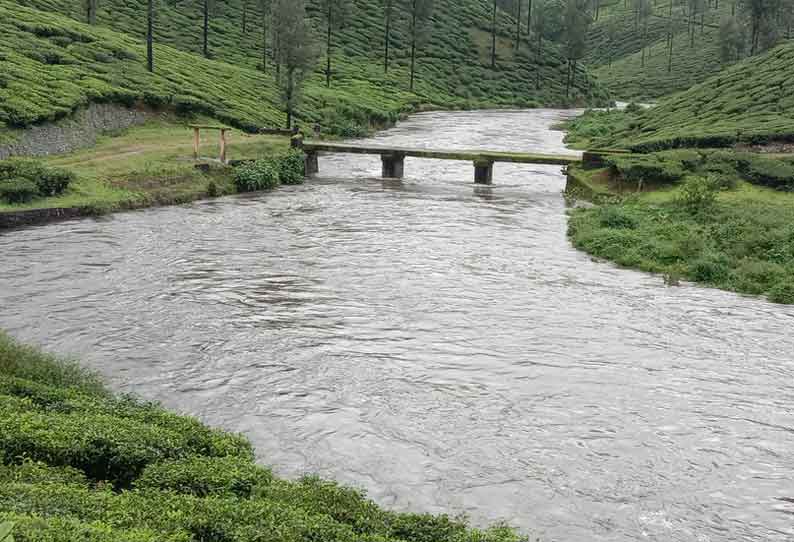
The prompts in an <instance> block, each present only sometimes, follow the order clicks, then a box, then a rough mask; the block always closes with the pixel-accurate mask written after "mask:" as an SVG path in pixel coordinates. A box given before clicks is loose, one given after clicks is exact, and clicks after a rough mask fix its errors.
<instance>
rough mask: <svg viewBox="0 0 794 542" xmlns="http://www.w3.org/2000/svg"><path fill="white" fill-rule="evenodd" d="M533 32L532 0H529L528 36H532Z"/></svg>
mask: <svg viewBox="0 0 794 542" xmlns="http://www.w3.org/2000/svg"><path fill="white" fill-rule="evenodd" d="M519 1H520V0H519ZM531 32H532V0H529V4H528V5H527V37H528V38H529V37H530V33H531Z"/></svg>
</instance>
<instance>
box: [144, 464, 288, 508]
mask: <svg viewBox="0 0 794 542" xmlns="http://www.w3.org/2000/svg"><path fill="white" fill-rule="evenodd" d="M272 479H273V475H272V474H271V472H270V470H268V469H266V468H264V467H260V466H258V465H256V464H254V463H252V462H251V461H250V460H248V459H242V458H239V457H203V456H193V457H189V458H186V459H177V460H170V461H164V462H162V463H157V464H154V465H150V466H148V467H146V469H144V471H143V473H142V474H141V476H140V478H138V480H136V481H135V487H137V488H141V489H146V488H151V489H165V490H173V491H176V492H178V493H188V494H190V495H195V496H197V497H206V496H207V495H232V496H237V497H241V498H248V497H250V496H251V492H252V490H253V489H254V487H256V486H257V485H259V484H267V483H269V482H270V481H271V480H272Z"/></svg>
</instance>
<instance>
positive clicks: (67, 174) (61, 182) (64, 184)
mask: <svg viewBox="0 0 794 542" xmlns="http://www.w3.org/2000/svg"><path fill="white" fill-rule="evenodd" d="M74 178H75V176H74V173H72V172H71V171H66V170H64V169H54V168H50V169H45V170H44V171H42V172H41V173H40V174H39V176H38V177H37V178H36V179H35V181H36V184H37V185H38V188H39V193H40V194H41V195H42V196H44V197H49V196H57V195H58V194H61V193H63V192H64V191H65V190H66V189H67V188H68V187H69V184H71V183H72V181H74Z"/></svg>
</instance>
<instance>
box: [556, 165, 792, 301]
mask: <svg viewBox="0 0 794 542" xmlns="http://www.w3.org/2000/svg"><path fill="white" fill-rule="evenodd" d="M694 173H698V172H688V174H687V175H684V174H683V173H682V178H681V179H676V180H675V182H672V183H669V184H668V183H664V182H662V183H659V182H656V183H654V182H653V179H652V178H651V177H653V176H652V175H651V174H650V173H649V172H648V170H647V169H643V170H642V173H641V174H640V176H639V177H638V178H637V179H627V178H626V175H625V172H624V173H621V172H620V171H619V170H618V169H616V168H615V167H614V166H613V167H607V168H597V169H591V170H585V169H583V168H571V169H570V170H569V182H568V193H569V195H570V196H571V197H573V198H582V199H587V200H590V201H593V202H594V203H596V204H597V206H595V207H593V208H578V209H574V210H573V211H571V214H570V221H569V226H568V235H569V238H570V240H571V242H572V243H573V245H574V246H575V247H576V248H578V249H580V250H584V251H585V252H587V253H589V254H592V255H593V256H596V257H598V258H603V259H605V260H609V261H612V262H614V263H616V264H618V265H620V266H622V267H627V268H633V269H639V270H642V271H647V272H651V273H659V274H661V275H662V276H663V278H664V280H665V282H666V283H667V284H669V285H671V286H672V285H677V284H678V283H679V281H680V280H688V281H692V282H696V283H700V284H704V285H707V286H712V287H716V288H721V289H724V290H730V291H734V292H738V293H742V294H750V295H762V296H766V297H767V299H769V300H770V301H772V302H775V303H786V304H794V194H793V193H791V192H781V191H779V190H774V189H771V188H766V187H762V186H757V185H755V184H752V183H750V182H748V181H746V180H744V179H741V178H736V177H734V176H732V175H731V174H730V173H729V172H725V171H723V172H722V173H721V174H716V173H715V174H710V175H708V176H705V177H701V176H696V175H695V174H694ZM643 181H646V182H645V184H644V185H643Z"/></svg>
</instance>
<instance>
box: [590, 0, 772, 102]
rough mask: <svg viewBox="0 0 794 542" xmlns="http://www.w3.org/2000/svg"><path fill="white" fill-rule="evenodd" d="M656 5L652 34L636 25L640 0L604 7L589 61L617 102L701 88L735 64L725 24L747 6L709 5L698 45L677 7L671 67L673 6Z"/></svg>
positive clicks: (697, 28) (650, 26) (650, 24)
mask: <svg viewBox="0 0 794 542" xmlns="http://www.w3.org/2000/svg"><path fill="white" fill-rule="evenodd" d="M651 3H652V6H653V15H652V16H651V17H650V18H649V20H648V27H647V34H646V31H645V27H644V25H643V24H642V23H640V24H636V22H635V12H634V8H633V5H634V4H635V2H634V1H631V2H623V1H620V2H617V3H615V4H612V5H608V6H606V7H604V8H603V9H602V10H601V16H600V17H599V19H598V20H597V21H596V22H595V23H594V24H593V26H592V27H591V30H590V32H589V35H588V43H589V48H588V54H587V57H586V58H585V62H586V64H587V65H588V67H589V68H590V69H591V70H593V72H594V73H595V75H596V76H597V78H598V80H599V83H601V84H602V85H603V86H605V87H606V88H607V89H608V90H609V91H610V93H611V94H612V95H613V97H615V98H617V99H621V100H627V101H628V100H638V101H654V100H656V99H657V98H659V97H661V96H666V95H669V94H672V93H674V92H678V91H680V90H685V89H687V88H689V87H690V86H692V85H694V84H697V83H700V82H701V81H704V80H705V79H707V78H708V77H710V76H712V75H715V74H716V73H719V72H720V71H721V70H723V69H725V68H726V67H728V66H730V65H731V64H732V62H728V61H724V60H723V58H722V55H721V45H720V24H721V23H722V22H724V21H726V20H728V19H730V18H731V17H732V15H733V13H734V12H735V13H736V14H737V17H741V16H742V14H741V13H740V11H738V10H740V9H741V7H737V6H736V4H735V3H732V2H716V3H710V2H707V3H706V4H704V5H707V6H709V7H708V9H706V11H705V12H704V13H703V18H702V23H703V25H702V26H701V18H700V17H699V16H696V17H695V24H694V27H695V28H694V41H693V40H691V37H690V35H689V31H688V25H687V22H686V20H685V19H684V16H683V14H682V12H681V9H682V8H681V5H682V4H679V3H675V4H674V5H673V8H674V9H673V21H674V22H673V25H672V30H673V35H674V39H673V50H672V62H670V61H669V55H668V53H669V50H668V42H667V34H668V30H669V28H670V18H669V13H670V4H669V2H662V3H657V2H651ZM715 6H716V7H715ZM781 24H782V23H781ZM643 46H645V47H646V52H645V53H646V54H645V61H644V63H643V58H642V57H643V55H642V48H643ZM668 62H669V64H668Z"/></svg>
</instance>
